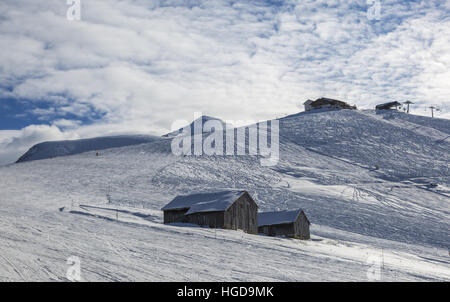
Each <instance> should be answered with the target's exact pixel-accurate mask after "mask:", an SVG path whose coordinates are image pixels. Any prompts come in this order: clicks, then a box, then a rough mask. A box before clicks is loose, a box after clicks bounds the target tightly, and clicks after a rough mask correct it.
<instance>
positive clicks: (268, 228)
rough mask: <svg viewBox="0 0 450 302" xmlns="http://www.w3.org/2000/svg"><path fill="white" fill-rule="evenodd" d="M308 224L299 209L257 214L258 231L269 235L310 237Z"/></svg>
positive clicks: (303, 213)
mask: <svg viewBox="0 0 450 302" xmlns="http://www.w3.org/2000/svg"><path fill="white" fill-rule="evenodd" d="M310 224H311V223H310V222H309V220H308V217H306V215H305V212H303V210H301V209H299V210H294V211H279V212H264V213H259V214H258V232H259V233H262V234H266V235H269V236H286V237H290V238H297V239H304V240H306V239H310V234H309V226H310Z"/></svg>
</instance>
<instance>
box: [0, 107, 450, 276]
mask: <svg viewBox="0 0 450 302" xmlns="http://www.w3.org/2000/svg"><path fill="white" fill-rule="evenodd" d="M449 129H450V121H449V120H442V119H431V118H426V117H418V116H413V115H406V114H404V113H401V112H384V113H382V114H377V113H375V112H374V111H355V110H341V111H329V112H320V113H299V114H295V115H291V116H287V117H285V118H282V119H280V161H279V163H278V165H276V166H273V167H265V166H262V165H261V164H260V161H259V157H258V156H249V155H242V156H206V155H203V156H175V155H174V154H172V152H171V138H170V136H168V137H161V138H158V139H155V140H152V141H150V142H148V143H144V144H139V145H133V146H125V147H121V148H112V149H105V150H103V151H102V152H101V155H100V156H96V155H95V152H96V151H95V150H92V151H88V152H84V153H81V154H76V155H72V156H64V157H57V158H51V159H50V158H49V159H44V160H36V161H29V162H22V163H20V164H16V165H10V166H7V167H1V168H0V179H1V182H0V192H1V194H0V204H1V207H0V227H1V229H2V232H1V233H0V241H1V242H2V244H1V245H0V255H1V256H0V280H66V270H67V268H68V265H67V263H66V260H67V258H69V257H70V256H77V257H79V258H80V260H81V272H82V278H83V280H87V281H92V280H139V281H140V280H151V281H162V280H166V281H280V280H282V281H342V280H363V281H364V280H368V279H367V278H368V271H369V269H373V265H374V264H376V263H380V273H381V276H380V278H381V280H385V281H411V280H445V281H449V280H450V258H449V252H448V248H449V243H450V235H449V234H450V223H449V221H450V219H449V218H450V180H449V178H448V176H449V163H450V152H449V150H450V139H449V135H450V134H449ZM206 135H207V134H206ZM224 188H239V189H245V190H247V191H249V193H250V194H251V195H252V197H253V198H254V199H255V200H256V201H257V203H258V205H259V207H260V210H261V211H270V210H294V209H297V208H302V209H303V210H304V211H305V213H306V215H307V216H308V218H309V220H310V221H311V223H312V225H311V240H309V241H299V240H294V239H285V238H272V237H266V236H262V235H249V234H245V233H242V232H236V231H230V230H213V229H206V228H200V227H195V226H187V225H164V224H162V212H161V211H160V209H161V208H162V207H163V206H164V205H166V204H167V203H168V202H169V201H170V200H171V199H172V198H174V197H175V196H177V195H179V194H183V195H185V194H187V193H191V192H197V191H208V190H211V191H213V190H220V189H224ZM378 260H380V261H379V262H377V261H378ZM381 260H382V262H381ZM381 263H382V265H381Z"/></svg>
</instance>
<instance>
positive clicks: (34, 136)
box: [0, 125, 78, 165]
mask: <svg viewBox="0 0 450 302" xmlns="http://www.w3.org/2000/svg"><path fill="white" fill-rule="evenodd" d="M76 138H78V136H77V135H75V134H72V133H64V132H61V131H60V130H59V128H58V127H56V126H48V125H30V126H28V127H25V128H23V129H22V130H19V131H8V130H0V165H3V164H8V163H11V162H14V161H16V160H17V159H18V158H19V157H20V155H21V154H23V153H25V152H26V151H27V150H28V149H29V148H30V147H32V146H33V145H35V144H37V143H40V142H43V141H51V140H64V139H76Z"/></svg>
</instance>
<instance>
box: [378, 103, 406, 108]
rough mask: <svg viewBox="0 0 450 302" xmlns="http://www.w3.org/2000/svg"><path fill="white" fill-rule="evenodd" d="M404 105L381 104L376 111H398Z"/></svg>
mask: <svg viewBox="0 0 450 302" xmlns="http://www.w3.org/2000/svg"><path fill="white" fill-rule="evenodd" d="M401 106H402V104H400V103H399V102H389V103H384V104H379V105H377V106H376V107H375V109H376V110H392V109H398V108H399V107H401Z"/></svg>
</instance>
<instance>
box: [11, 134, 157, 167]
mask: <svg viewBox="0 0 450 302" xmlns="http://www.w3.org/2000/svg"><path fill="white" fill-rule="evenodd" d="M156 139H157V137H155V136H150V135H121V136H105V137H96V138H89V139H79V140H67V141H51V142H43V143H39V144H36V145H34V146H33V147H31V148H30V149H29V150H28V151H27V152H26V153H25V154H24V155H22V156H21V157H20V158H19V159H18V160H17V162H24V161H30V160H38V159H46V158H53V157H58V156H67V155H74V154H79V153H83V152H87V151H92V150H97V151H99V150H104V149H109V148H117V147H123V146H131V145H137V144H143V143H148V142H151V141H154V140H156Z"/></svg>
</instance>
